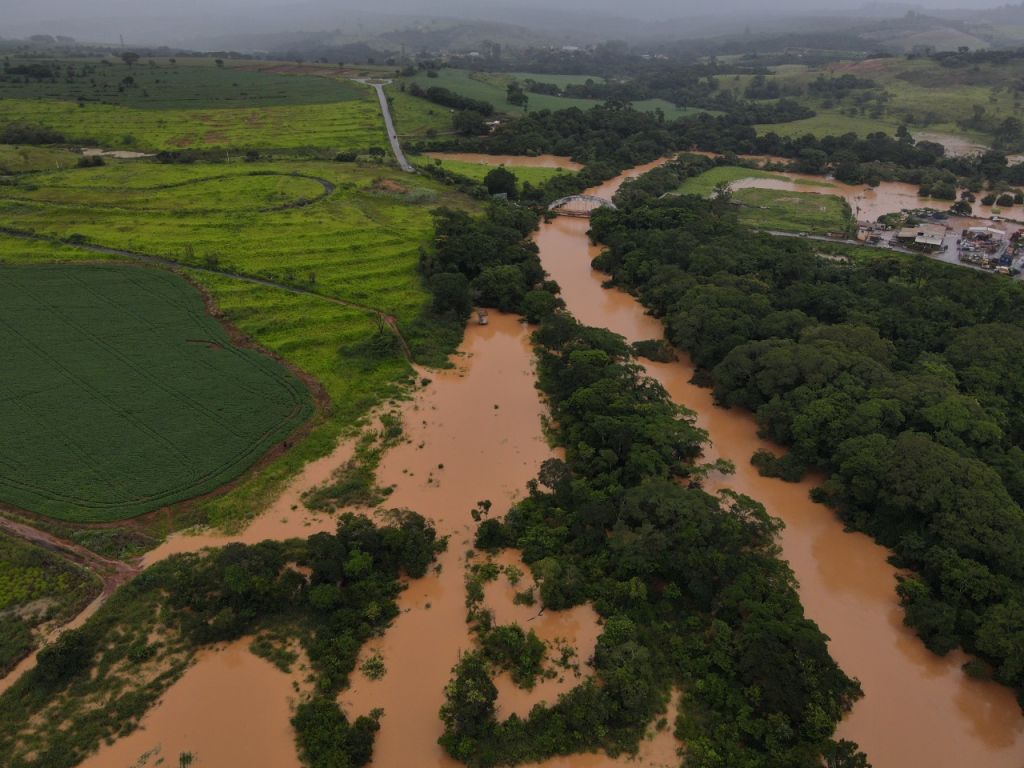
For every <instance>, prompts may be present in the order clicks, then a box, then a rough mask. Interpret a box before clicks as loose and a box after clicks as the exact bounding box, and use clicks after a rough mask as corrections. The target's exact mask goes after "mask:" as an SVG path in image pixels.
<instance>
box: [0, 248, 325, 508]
mask: <svg viewBox="0 0 1024 768" xmlns="http://www.w3.org/2000/svg"><path fill="white" fill-rule="evenodd" d="M0 345H2V347H3V349H4V350H5V357H6V365H5V371H6V375H5V376H4V387H3V392H2V399H0V421H2V423H3V424H4V430H3V432H2V433H0V457H2V458H0V499H2V500H3V501H5V502H7V503H9V504H12V505H14V506H18V507H23V508H26V509H29V510H32V511H35V512H40V513H43V514H46V515H49V516H52V517H57V518H60V519H65V520H73V521H103V520H119V519H124V518H127V517H131V516H134V515H138V514H140V513H143V512H146V511H149V510H152V509H156V508H159V507H161V506H164V505H167V504H172V503H174V502H177V501H181V500H183V499H187V498H191V497H194V496H196V495H199V494H202V493H205V492H208V491H211V490H213V489H215V488H217V487H218V486H220V485H222V484H223V483H225V482H227V481H229V480H231V479H233V478H235V477H237V476H238V475H239V474H241V473H242V472H243V471H244V470H246V469H247V468H249V467H250V466H252V464H254V463H255V462H256V461H257V460H258V459H259V458H260V456H262V455H263V454H264V453H265V452H266V451H267V450H268V449H269V448H271V447H272V446H273V445H275V444H276V443H278V442H280V441H281V440H282V439H283V438H285V437H286V436H287V435H288V434H290V433H291V432H292V431H293V430H294V429H295V428H297V427H298V426H299V425H300V424H301V423H302V422H303V421H304V420H306V419H307V418H308V417H309V416H310V415H311V414H312V412H313V406H312V403H311V400H310V397H309V393H308V391H307V390H306V388H305V386H304V385H303V384H302V383H301V382H300V381H298V380H297V379H296V378H295V377H294V376H293V375H292V374H291V373H289V372H288V371H287V370H286V369H285V368H284V367H282V366H281V365H280V364H279V363H277V362H275V361H274V360H272V359H271V358H268V357H266V356H264V355H262V354H260V353H259V352H256V351H253V350H247V349H242V348H239V347H236V346H235V345H234V344H233V343H232V342H231V340H230V338H229V337H228V334H227V332H226V331H225V330H224V328H223V327H222V326H221V325H220V324H219V323H218V322H217V321H216V320H214V319H213V318H212V317H210V316H209V315H208V314H207V313H206V311H205V307H204V305H203V300H202V297H201V295H200V294H199V292H198V291H196V290H195V288H193V287H192V286H190V285H189V284H188V283H187V282H185V280H183V279H182V278H181V277H178V276H176V275H173V274H171V273H169V272H166V271H162V270H152V269H143V268H137V267H129V266H116V265H104V266H96V265H94V266H85V265H77V266H76V265H47V266H42V265H34V266H8V267H3V268H0Z"/></svg>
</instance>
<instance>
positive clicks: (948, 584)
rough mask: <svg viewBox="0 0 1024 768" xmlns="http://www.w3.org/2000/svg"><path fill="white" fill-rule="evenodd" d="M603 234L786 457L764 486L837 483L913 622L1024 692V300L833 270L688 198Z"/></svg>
mask: <svg viewBox="0 0 1024 768" xmlns="http://www.w3.org/2000/svg"><path fill="white" fill-rule="evenodd" d="M592 224H593V230H592V234H593V236H594V237H595V238H596V239H598V240H600V241H601V242H603V243H606V244H607V245H608V246H609V248H608V250H607V251H606V252H605V253H604V254H603V255H602V256H601V257H599V260H598V265H599V266H600V267H601V268H602V269H605V270H608V271H610V272H611V273H612V274H613V275H614V276H615V279H616V280H617V281H618V282H619V283H621V284H623V285H626V286H629V287H630V288H632V289H634V290H636V291H637V292H638V293H639V295H640V296H641V298H642V299H643V301H644V302H645V303H646V304H647V305H648V306H649V307H650V308H651V309H652V310H653V311H654V312H655V313H656V314H658V315H660V316H662V317H663V318H664V319H665V322H666V324H667V327H668V334H669V337H670V339H671V340H672V341H673V342H674V343H676V344H678V345H679V346H680V347H682V348H684V349H686V350H688V351H689V352H690V353H691V354H692V356H693V359H694V361H695V362H696V363H697V364H698V366H700V367H701V368H702V369H703V370H704V371H705V372H706V373H710V381H711V382H713V385H714V391H715V397H716V399H717V400H718V402H720V403H721V404H723V405H726V406H740V407H743V408H747V409H750V410H752V411H753V412H754V413H755V414H756V417H757V420H758V424H759V426H760V429H761V432H762V433H763V434H764V435H765V436H767V437H770V438H771V439H773V440H776V441H778V442H780V443H783V444H785V445H788V446H790V448H791V454H790V455H789V456H787V457H786V459H785V460H784V461H781V462H780V461H779V460H777V459H773V457H770V456H765V455H759V456H757V457H756V463H757V464H758V466H759V467H761V468H762V470H763V471H768V472H771V473H773V474H779V475H781V476H786V477H798V476H799V475H800V474H802V469H801V468H802V467H804V466H815V467H820V468H822V469H825V470H827V471H828V472H829V479H828V481H827V482H825V483H824V485H823V486H822V487H821V488H819V489H818V490H817V491H816V496H817V498H819V499H820V500H823V501H827V502H828V503H830V504H832V505H833V506H835V507H836V509H837V510H838V511H839V513H840V514H841V515H842V516H843V518H844V519H845V520H846V521H848V522H849V523H850V524H851V525H853V526H855V527H857V528H859V529H861V530H865V531H867V532H869V533H871V534H872V535H874V536H875V537H876V538H877V539H878V540H879V541H880V542H882V543H884V544H885V545H887V546H889V547H891V548H892V549H893V550H894V551H895V553H896V554H897V556H898V557H899V559H900V561H901V562H902V563H904V564H906V565H908V566H910V567H911V568H913V569H914V570H915V571H916V574H917V575H916V576H915V577H913V578H911V579H909V580H907V581H905V582H904V583H903V584H902V586H901V587H900V595H901V598H902V600H903V602H904V605H905V606H906V609H907V614H906V620H907V622H908V623H910V624H912V625H913V626H914V627H915V628H916V629H917V630H918V632H919V633H920V634H921V636H922V638H923V639H924V640H925V642H926V643H927V644H928V645H929V646H930V647H932V648H933V649H934V650H936V651H939V652H945V651H948V650H950V649H951V648H954V647H957V646H963V647H965V648H966V649H967V650H969V651H971V652H974V653H977V654H980V655H981V656H982V658H983V659H985V660H986V661H987V662H988V663H989V664H990V665H991V674H993V675H994V676H995V677H996V679H998V680H1000V681H1001V682H1004V683H1006V684H1008V685H1011V686H1014V687H1015V688H1016V689H1017V690H1018V691H1024V665H1022V661H1024V655H1022V653H1021V650H1020V645H1019V640H1020V638H1021V637H1024V623H1021V620H1022V619H1024V614H1022V612H1021V611H1020V609H1019V606H1020V605H1024V512H1022V510H1021V503H1022V502H1024V451H1022V449H1021V441H1022V438H1024V422H1022V415H1021V414H1022V409H1024V387H1022V384H1021V382H1022V381H1024V378H1022V373H1024V371H1022V370H1021V366H1022V365H1024V363H1022V362H1021V361H1022V359H1024V358H1022V353H1024V292H1022V291H1021V289H1020V286H1019V285H1017V284H1014V283H1010V282H1007V281H1000V280H997V279H993V278H992V277H991V276H987V275H983V274H979V273H976V272H973V271H970V270H965V269H962V268H959V267H955V266H950V265H945V264H939V263H935V262H931V261H928V260H926V259H922V258H906V257H901V256H896V255H893V256H878V257H872V258H868V259H864V260H856V261H852V262H846V261H838V262H837V261H835V260H829V259H823V258H820V257H817V256H816V255H815V254H814V253H813V252H812V251H811V249H810V248H809V247H808V246H807V244H805V243H801V242H799V241H793V240H786V239H773V238H770V237H768V236H762V235H757V234H755V233H752V232H749V231H746V230H744V229H743V228H741V227H740V226H739V225H738V224H737V223H736V221H735V219H734V216H733V214H732V213H731V212H729V211H728V209H727V208H723V207H720V206H718V207H716V205H715V204H714V202H710V201H704V200H700V199H698V198H695V197H688V198H675V199H666V200H663V201H652V200H649V199H641V200H639V202H638V203H637V204H636V205H633V206H630V205H628V201H627V206H626V207H625V208H622V209H620V210H619V211H606V210H602V211H599V212H598V213H597V214H595V216H594V218H593V220H592ZM983 666H984V665H977V664H975V665H973V666H972V670H973V671H974V672H978V673H982V672H983V669H982V668H981V667H983Z"/></svg>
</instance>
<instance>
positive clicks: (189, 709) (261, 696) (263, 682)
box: [81, 638, 302, 768]
mask: <svg viewBox="0 0 1024 768" xmlns="http://www.w3.org/2000/svg"><path fill="white" fill-rule="evenodd" d="M250 641H251V638H243V639H241V640H238V641H236V642H234V643H231V644H229V645H227V646H219V647H215V648H208V649H204V650H202V651H200V652H199V653H198V654H197V656H196V660H195V664H194V665H193V666H192V667H190V668H189V669H188V670H187V671H186V672H185V674H184V675H182V677H181V679H180V680H178V682H176V683H175V684H174V685H173V686H171V688H170V689H168V690H167V692H166V693H164V695H163V697H162V699H161V701H160V703H159V705H158V706H156V707H154V708H153V709H151V710H150V711H149V712H148V713H146V715H145V716H144V717H143V718H142V721H141V723H140V724H139V728H138V730H136V731H135V732H133V733H131V734H130V735H128V736H126V737H125V738H123V739H120V740H119V741H116V742H114V744H112V745H110V746H104V747H102V748H101V749H100V751H99V752H97V753H96V754H94V755H93V756H92V757H90V758H89V759H87V760H86V761H85V762H84V763H82V764H81V765H82V768H149V767H150V766H157V765H165V766H175V765H178V763H179V757H180V756H181V754H182V753H184V752H190V753H192V754H193V756H194V757H195V762H196V765H197V766H211V768H214V767H219V766H224V768H230V767H231V766H253V767H254V768H255V767H256V766H267V767H268V768H270V767H271V766H272V767H273V768H301V765H302V763H301V762H300V761H299V756H298V754H297V752H296V748H295V736H294V733H293V731H292V726H291V722H290V720H291V716H292V710H291V703H292V701H293V700H294V699H295V698H297V696H298V694H297V692H296V690H295V689H294V688H293V687H292V681H293V680H294V678H293V676H292V675H288V674H285V673H284V672H282V671H280V670H279V669H277V668H276V667H274V666H273V665H272V664H271V663H270V662H269V661H266V660H264V659H261V658H259V657H257V656H254V655H253V654H252V653H250V652H249V643H250Z"/></svg>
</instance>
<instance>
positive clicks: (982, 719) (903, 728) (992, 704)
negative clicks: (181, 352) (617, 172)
mask: <svg viewBox="0 0 1024 768" xmlns="http://www.w3.org/2000/svg"><path fill="white" fill-rule="evenodd" d="M615 184H616V182H611V183H609V184H606V185H602V187H599V188H597V190H592V191H594V192H596V193H597V194H602V195H605V196H608V195H610V194H611V193H612V192H613V191H614V188H615ZM586 230H587V222H586V220H580V219H571V218H565V217H560V218H558V219H556V220H554V221H553V222H551V223H549V224H545V225H542V228H541V231H540V233H539V234H538V236H537V243H538V244H539V245H540V253H541V260H542V262H543V264H544V267H545V269H546V270H547V271H548V272H549V273H550V274H551V276H552V277H553V278H554V279H555V280H557V281H558V283H559V285H560V286H561V288H562V295H563V298H564V299H565V301H566V303H567V305H568V308H569V310H570V311H571V312H572V313H573V314H574V315H575V316H576V317H577V318H578V319H579V320H580V321H581V322H583V323H586V324H588V325H595V326H603V327H607V328H610V329H611V330H613V331H615V332H617V333H620V334H622V335H623V336H625V337H626V338H627V339H629V340H631V341H637V340H641V339H650V338H661V337H662V336H663V328H662V325H661V323H660V321H658V320H656V319H654V318H652V317H650V316H649V315H647V314H646V313H645V311H644V309H643V307H642V306H641V305H640V304H639V303H638V302H637V301H636V300H635V299H634V298H633V297H632V296H630V295H628V294H627V293H625V292H623V291H619V290H614V289H611V290H609V289H605V288H602V287H601V286H602V282H603V281H604V280H606V279H607V276H606V275H603V274H601V273H598V272H595V271H594V270H593V269H591V266H590V261H591V259H592V258H593V257H594V256H595V255H596V254H597V252H598V249H597V248H594V247H593V246H591V245H590V244H589V242H588V241H587V238H586ZM647 369H648V370H649V372H650V373H651V374H652V375H653V376H654V377H655V378H657V379H658V380H659V381H661V382H662V384H664V386H665V387H666V388H667V389H668V391H669V393H670V394H671V396H672V398H673V399H674V400H675V401H676V402H679V403H681V404H683V405H685V406H687V407H688V408H690V409H692V410H694V411H696V412H697V414H698V423H699V424H700V426H701V427H703V428H704V429H706V430H708V432H709V434H710V437H711V441H712V446H711V448H710V450H709V453H708V455H709V458H717V457H719V456H721V457H725V458H728V459H731V460H732V461H734V462H735V464H736V474H735V475H734V476H731V477H726V478H722V477H718V478H713V479H712V484H711V485H712V487H711V488H710V490H715V487H719V486H727V487H730V488H733V489H735V490H737V491H740V492H742V493H746V494H748V495H750V496H752V497H753V498H755V499H757V500H758V501H760V502H762V503H763V504H765V506H766V507H767V508H768V511H769V512H771V513H772V514H773V515H776V516H778V517H780V518H782V519H783V520H784V521H785V522H786V530H785V531H784V532H783V534H782V538H781V542H780V543H781V545H782V548H783V556H784V557H785V558H786V559H787V560H788V561H789V563H790V565H791V566H792V568H793V570H794V572H795V573H796V576H797V579H798V580H799V582H800V596H801V599H802V601H803V604H804V607H805V610H806V611H807V614H808V615H809V616H810V617H811V618H812V619H814V620H815V621H817V622H818V624H819V625H820V626H821V628H822V629H823V630H824V631H825V632H826V634H828V635H829V636H830V637H831V638H832V642H831V645H830V648H831V651H832V654H833V655H834V657H835V658H836V660H837V661H838V662H839V663H840V665H842V667H843V669H844V670H846V672H847V673H848V674H850V675H852V676H855V677H857V678H858V679H859V680H860V681H861V683H862V685H863V688H864V693H865V697H864V698H863V699H862V700H861V701H860V702H858V703H857V704H856V705H855V707H854V709H853V712H852V713H851V714H850V715H849V717H848V718H847V719H846V720H845V721H844V722H843V723H842V725H841V728H840V734H841V735H842V736H845V737H847V738H851V739H854V740H855V741H857V742H858V743H859V744H860V745H861V748H862V749H863V750H864V751H865V752H867V754H868V757H869V759H870V760H871V761H872V763H873V764H874V766H875V768H906V766H914V765H928V766H932V768H960V767H961V766H985V767H986V768H988V767H992V768H995V767H1000V768H1001V767H1003V766H1005V768H1020V766H1021V765H1024V717H1022V716H1021V712H1020V708H1019V706H1018V705H1017V703H1016V701H1015V699H1014V696H1013V694H1012V693H1011V692H1010V691H1009V690H1008V689H1006V688H1003V687H1001V686H998V685H995V684H992V683H981V682H978V681H975V680H972V679H970V678H968V677H967V676H966V675H965V674H964V673H963V672H962V671H961V669H960V665H961V664H962V663H963V661H964V660H965V659H964V657H963V656H962V655H961V654H950V655H949V656H948V657H946V658H939V657H937V656H935V655H934V654H932V653H931V652H929V651H928V650H927V649H926V648H925V647H924V645H923V644H922V643H921V642H920V641H919V640H918V639H917V637H916V636H915V635H914V633H913V632H911V631H910V630H909V629H907V628H905V627H904V626H903V625H902V610H901V608H900V607H899V605H898V603H897V600H896V593H895V585H896V571H895V569H893V568H892V566H890V565H889V564H888V563H887V562H886V557H887V555H888V552H887V551H886V550H885V549H884V548H882V547H880V546H878V545H876V544H875V543H874V542H873V541H872V540H871V539H870V538H868V537H867V536H864V535H862V534H856V533H846V532H844V530H843V527H842V524H841V523H840V522H839V520H838V518H837V517H836V516H835V514H834V513H833V512H832V511H831V510H829V509H828V508H826V507H823V506H821V505H818V504H814V503H813V502H811V501H810V498H809V496H808V493H809V491H810V489H811V488H812V487H813V486H814V485H815V483H816V479H815V478H809V479H807V480H805V481H804V482H802V483H797V484H791V483H784V482H782V481H780V480H775V479H771V478H764V477H761V476H760V475H759V474H758V473H757V470H756V469H755V468H754V467H752V466H751V465H750V456H751V454H752V453H753V452H754V451H755V450H757V449H758V448H760V447H767V446H766V444H765V443H764V442H763V441H762V440H760V439H759V438H758V437H757V430H756V425H755V423H754V420H753V418H752V417H751V415H750V414H748V413H742V412H740V411H738V410H724V409H722V408H718V407H716V406H715V405H714V404H713V402H712V399H711V392H710V390H707V389H702V388H699V387H696V386H694V385H692V384H690V383H689V380H690V378H691V376H692V374H693V367H692V365H691V364H690V363H689V361H688V360H685V359H683V360H681V361H680V362H678V363H669V364H657V363H648V364H647ZM776 450H778V449H777V448H776Z"/></svg>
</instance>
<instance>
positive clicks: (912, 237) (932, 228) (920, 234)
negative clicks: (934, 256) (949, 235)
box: [895, 223, 946, 253]
mask: <svg viewBox="0 0 1024 768" xmlns="http://www.w3.org/2000/svg"><path fill="white" fill-rule="evenodd" d="M895 239H896V241H897V242H898V243H899V244H900V245H902V246H904V247H906V248H912V249H914V250H915V251H924V252H925V253H935V252H936V251H941V250H942V241H943V240H945V239H946V226H945V225H944V224H928V223H924V224H914V225H913V226H907V227H903V228H902V229H901V230H900V231H899V232H897V233H896V237H895Z"/></svg>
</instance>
